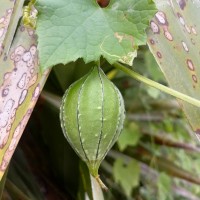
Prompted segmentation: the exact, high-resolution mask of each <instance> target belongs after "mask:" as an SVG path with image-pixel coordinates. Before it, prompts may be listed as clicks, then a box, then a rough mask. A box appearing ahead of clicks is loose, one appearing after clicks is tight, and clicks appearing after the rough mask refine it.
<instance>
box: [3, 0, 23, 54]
mask: <svg viewBox="0 0 200 200" xmlns="http://www.w3.org/2000/svg"><path fill="white" fill-rule="evenodd" d="M23 4H24V0H16V1H9V0H7V1H4V2H2V3H1V7H0V56H1V55H2V54H3V51H4V52H5V53H4V56H7V52H8V50H9V48H10V45H11V42H12V40H13V37H14V33H15V30H16V27H17V24H18V21H19V18H20V16H21V14H22V6H23Z"/></svg>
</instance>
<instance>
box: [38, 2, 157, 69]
mask: <svg viewBox="0 0 200 200" xmlns="http://www.w3.org/2000/svg"><path fill="white" fill-rule="evenodd" d="M36 7H37V9H38V11H39V15H38V22H37V34H38V36H39V38H38V48H39V53H40V55H39V57H40V60H41V66H42V67H43V68H47V67H50V66H53V65H55V64H58V63H64V64H66V63H69V62H70V61H75V60H77V59H78V58H83V59H84V61H85V62H90V61H97V60H99V58H100V56H103V57H105V58H106V59H107V60H108V61H109V62H110V63H114V62H116V61H121V62H124V63H126V64H129V65H132V61H133V59H134V57H135V56H136V52H137V51H136V50H137V46H138V45H143V44H145V43H146V34H145V32H144V30H145V29H146V28H147V25H148V22H149V20H150V19H151V18H152V16H153V14H154V13H155V7H154V4H153V3H152V2H149V1H148V0H140V1H138V0H112V1H110V4H109V6H108V7H106V8H101V7H100V6H99V5H98V4H97V3H96V1H94V0H84V1H82V0H74V1H71V0H57V1H54V0H38V1H37V4H36Z"/></svg>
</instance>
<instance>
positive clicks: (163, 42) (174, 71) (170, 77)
mask: <svg viewBox="0 0 200 200" xmlns="http://www.w3.org/2000/svg"><path fill="white" fill-rule="evenodd" d="M155 2H156V5H157V7H158V9H159V10H160V11H159V12H157V13H156V15H155V17H154V18H153V19H152V21H151V30H149V32H148V44H149V47H150V49H151V51H152V53H153V54H154V56H155V58H156V60H157V62H158V64H159V66H160V68H161V70H162V71H163V73H164V75H165V77H166V79H167V81H168V83H169V85H170V87H172V88H174V89H175V90H178V91H180V92H182V93H184V94H187V95H189V96H191V97H194V98H196V99H200V92H199V91H200V90H199V89H200V80H199V78H200V68H199V65H200V59H199V52H200V48H199V43H200V37H199V34H200V14H199V7H200V1H191V0H189V1H186V0H178V1H168V0H156V1H155ZM152 67H153V66H152ZM179 103H180V105H181V107H182V108H183V110H184V112H185V114H186V116H187V118H188V120H189V122H190V124H191V125H192V127H193V130H194V131H196V133H197V135H198V134H199V133H200V109H199V108H197V107H195V106H192V105H190V104H188V103H185V102H183V101H179Z"/></svg>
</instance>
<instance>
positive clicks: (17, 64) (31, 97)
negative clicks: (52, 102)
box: [0, 26, 49, 179]
mask: <svg viewBox="0 0 200 200" xmlns="http://www.w3.org/2000/svg"><path fill="white" fill-rule="evenodd" d="M36 45H37V44H36V36H35V34H34V31H33V30H32V29H29V28H25V27H23V26H20V27H19V29H18V31H17V33H16V36H15V39H14V41H13V45H12V47H11V49H10V51H9V53H8V56H7V57H6V59H5V57H4V58H3V57H1V58H0V65H1V68H0V99H1V101H0V179H1V177H2V175H3V173H4V172H5V170H6V168H7V166H8V164H9V161H10V159H11V157H12V155H13V153H14V151H15V148H16V146H17V144H18V142H19V139H20V137H21V135H22V133H23V130H24V128H25V126H26V124H27V122H28V119H29V117H30V115H31V113H32V110H33V107H34V106H35V103H36V101H37V99H38V97H39V94H40V91H41V89H42V87H43V85H44V83H45V81H46V78H47V76H48V72H49V71H45V72H44V73H43V74H42V73H41V72H40V70H39V66H38V56H37V46H36Z"/></svg>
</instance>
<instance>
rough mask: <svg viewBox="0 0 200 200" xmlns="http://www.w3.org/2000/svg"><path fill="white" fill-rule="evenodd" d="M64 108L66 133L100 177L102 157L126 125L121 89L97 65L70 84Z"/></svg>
mask: <svg viewBox="0 0 200 200" xmlns="http://www.w3.org/2000/svg"><path fill="white" fill-rule="evenodd" d="M60 111H61V112H60V119H61V126H62V129H63V133H64V135H65V137H66V138H67V140H68V142H69V143H70V144H71V146H72V147H73V149H74V150H75V151H76V153H77V154H78V155H79V156H80V157H81V159H82V160H83V161H85V162H86V164H87V166H88V168H89V171H90V173H91V175H92V176H94V177H95V178H97V177H98V169H99V166H100V163H101V161H102V160H103V159H104V157H105V156H106V154H107V152H108V151H109V150H110V148H111V147H112V146H113V144H114V143H115V142H116V140H117V139H118V137H119V135H120V133H121V130H122V127H123V122H124V118H125V114H124V113H125V109H124V101H123V98H122V95H121V93H120V92H119V90H118V89H117V88H116V87H115V85H114V84H113V83H112V82H111V81H110V80H108V78H107V77H106V75H105V74H104V72H103V71H102V70H101V69H100V68H99V67H97V66H95V67H94V68H93V69H92V70H91V71H90V72H89V73H88V74H86V75H85V76H84V77H82V78H81V79H79V80H78V81H76V82H75V83H73V84H72V85H71V86H70V87H69V89H68V90H67V91H66V93H65V95H64V97H63V100H62V105H61V110H60Z"/></svg>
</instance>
